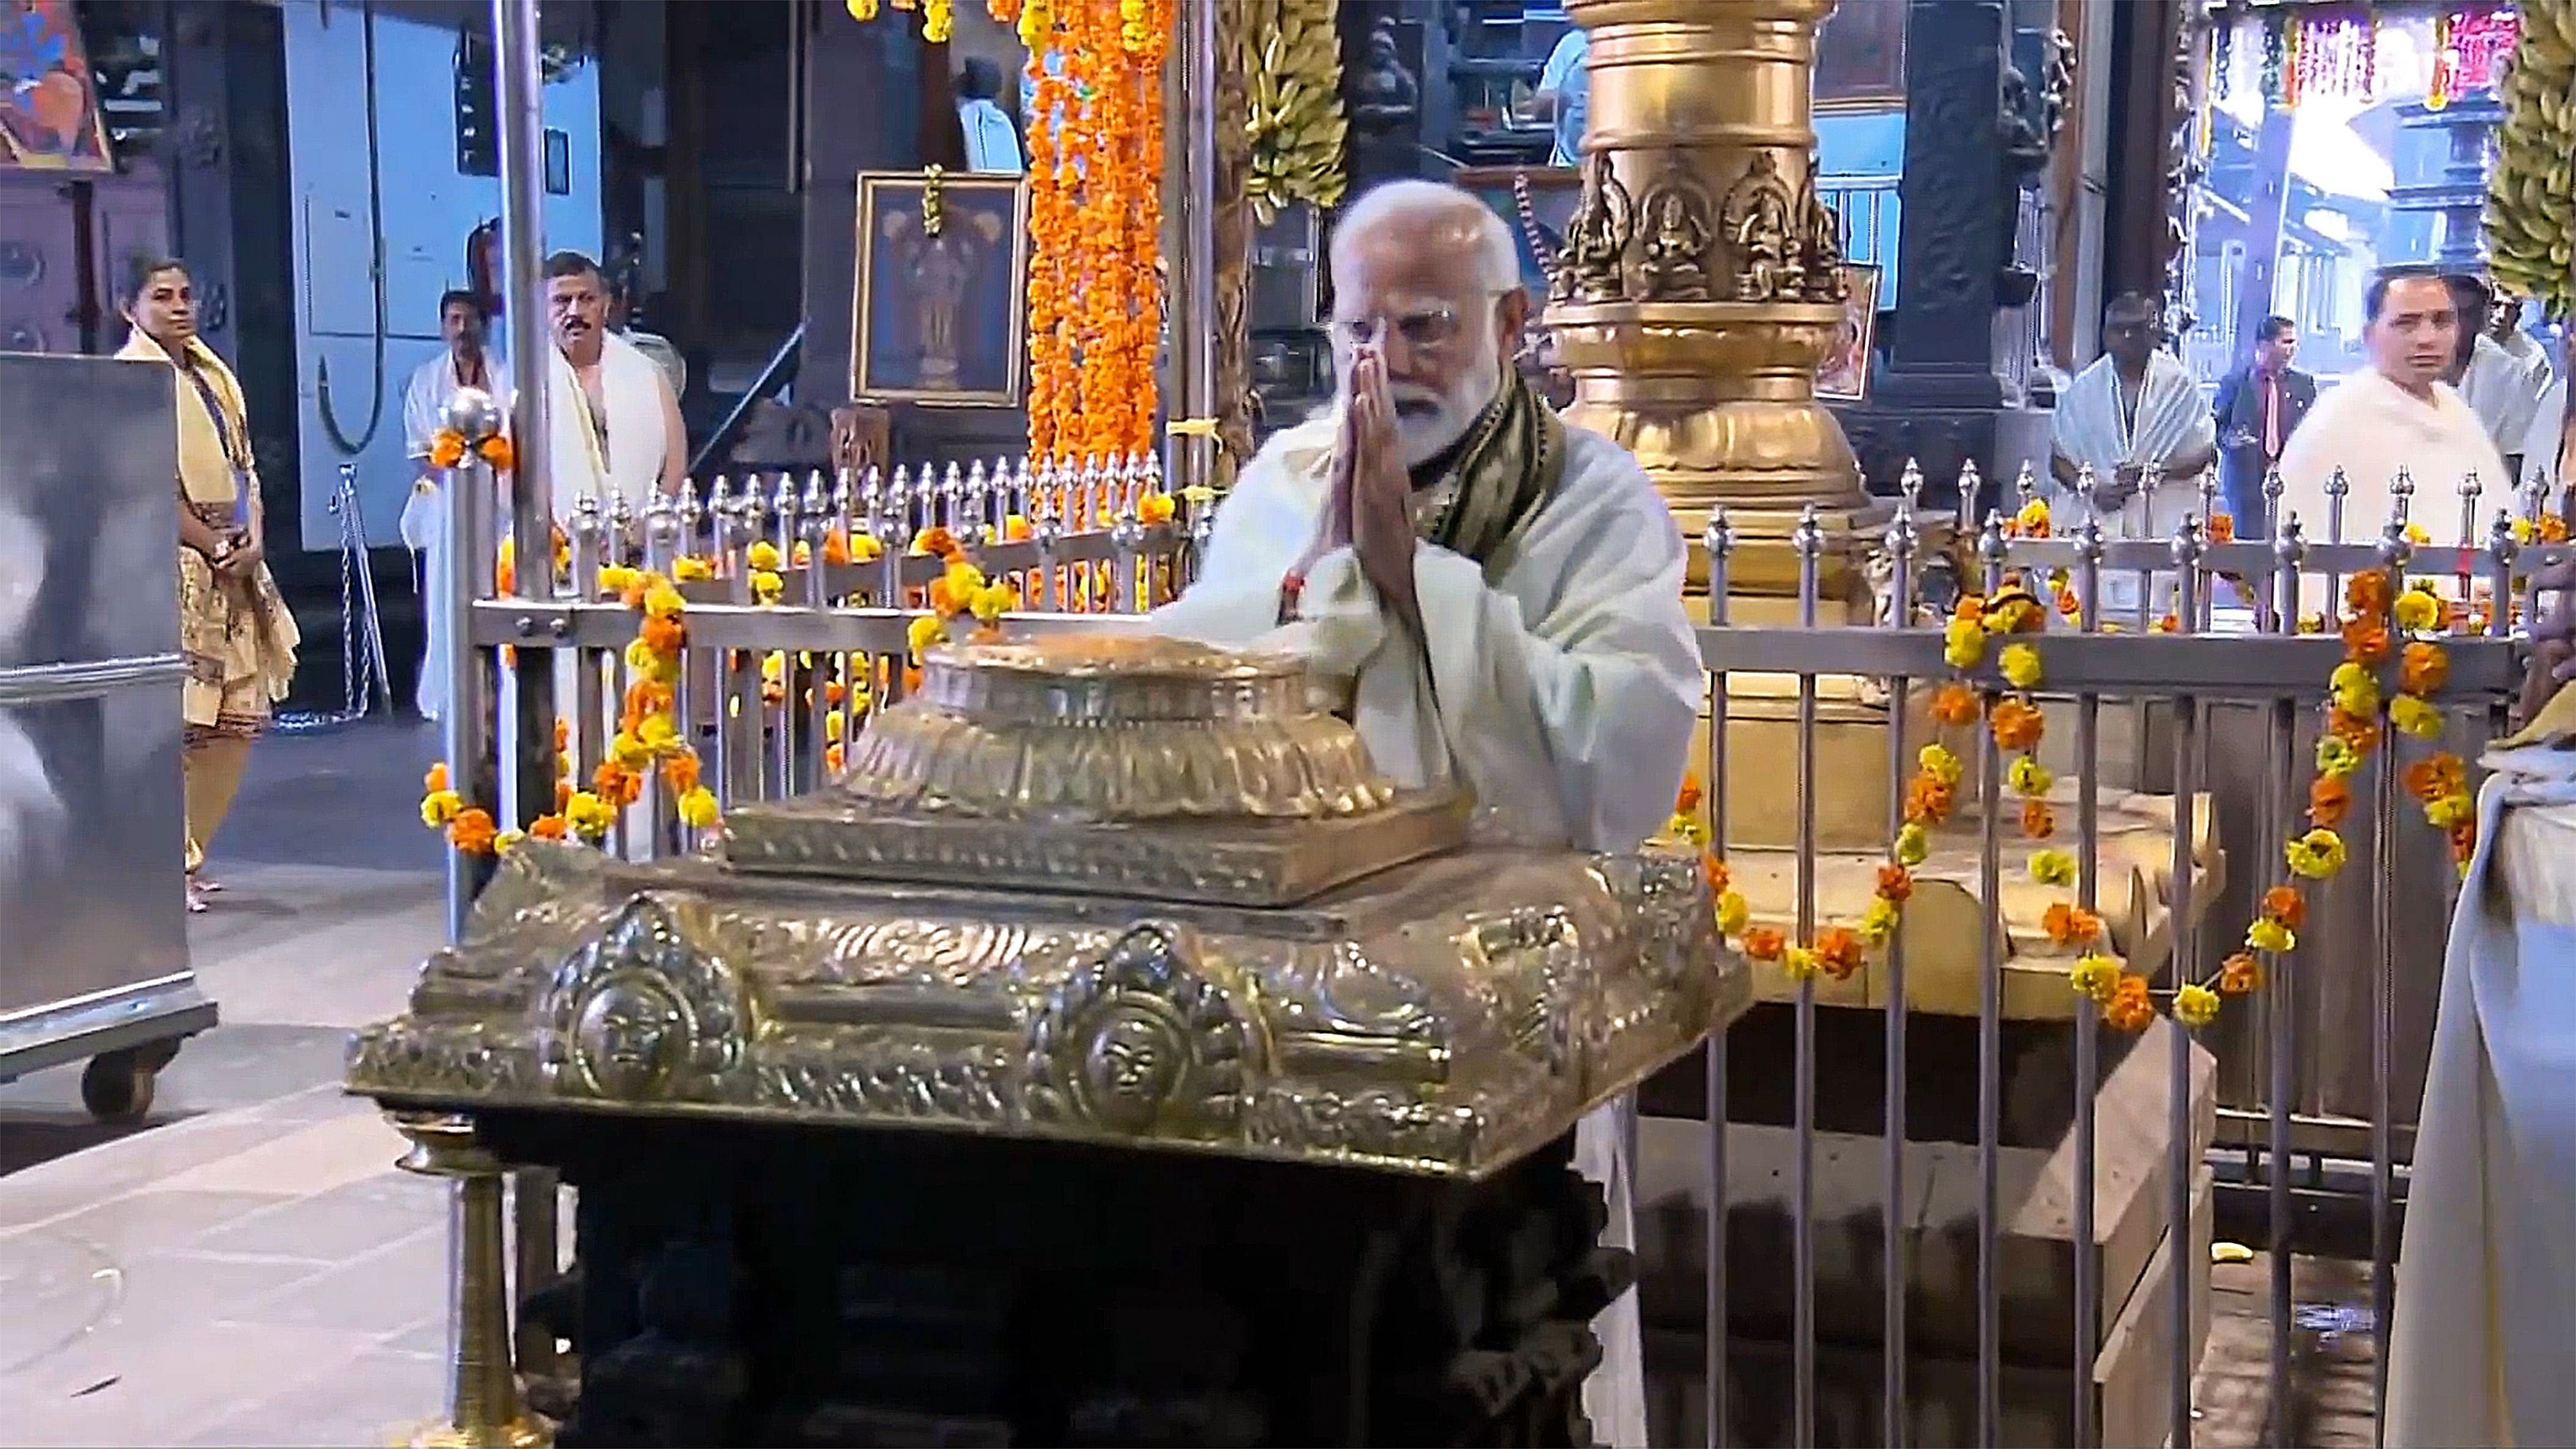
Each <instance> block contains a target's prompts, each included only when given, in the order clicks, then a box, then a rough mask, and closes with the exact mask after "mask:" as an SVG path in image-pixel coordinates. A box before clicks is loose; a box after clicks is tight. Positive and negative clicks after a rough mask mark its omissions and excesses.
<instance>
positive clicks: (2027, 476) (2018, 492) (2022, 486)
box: [2013, 458, 2039, 506]
mask: <svg viewBox="0 0 2576 1449" xmlns="http://www.w3.org/2000/svg"><path fill="white" fill-rule="evenodd" d="M2037 497H2039V473H2038V471H2037V470H2036V469H2034V468H2032V467H2031V466H2030V460H2029V459H2027V458H2025V459H2023V460H2022V464H2021V469H2020V471H2018V472H2016V473H2014V474H2013V498H2014V500H2015V502H2016V503H2018V504H2020V505H2023V506H2028V505H2029V503H2030V502H2031V500H2033V499H2035V498H2037Z"/></svg>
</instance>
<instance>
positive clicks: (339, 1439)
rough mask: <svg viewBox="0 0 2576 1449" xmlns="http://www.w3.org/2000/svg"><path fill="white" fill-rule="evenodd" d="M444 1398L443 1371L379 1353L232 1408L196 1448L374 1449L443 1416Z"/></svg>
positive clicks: (427, 1363) (198, 1438) (424, 1362)
mask: <svg viewBox="0 0 2576 1449" xmlns="http://www.w3.org/2000/svg"><path fill="white" fill-rule="evenodd" d="M446 1396H447V1381H446V1372H445V1370H444V1368H443V1367H442V1366H441V1365H440V1364H439V1363H437V1362H435V1361H433V1360H430V1359H425V1358H420V1357H416V1356H414V1355H410V1354H401V1353H384V1352H376V1353H369V1354H365V1355H362V1356H360V1357H359V1358H357V1359H356V1360H354V1361H352V1362H350V1363H347V1364H344V1365H342V1366H341V1367H340V1368H339V1369H337V1370H335V1371H334V1372H333V1373H332V1375H331V1376H330V1378H329V1379H327V1380H323V1381H318V1382H313V1383H308V1384H305V1385H302V1386H300V1387H297V1388H293V1389H289V1390H286V1391H285V1392H282V1393H279V1394H276V1395H273V1396H270V1397H267V1398H263V1399H260V1400H257V1401H254V1402H252V1403H250V1404H248V1405H246V1406H243V1407H240V1408H237V1409H234V1410H233V1411H231V1412H230V1413H228V1414H226V1415H225V1416H224V1417H223V1418H222V1419H221V1420H220V1421H218V1422H216V1423H214V1424H213V1425H212V1426H210V1427H209V1428H207V1429H206V1430H205V1431H204V1432H203V1433H201V1434H199V1435H197V1436H196V1437H194V1438H192V1439H190V1440H188V1441H187V1442H188V1443H189V1444H191V1445H208V1446H213V1445H226V1446H230V1445H241V1446H256V1449H283V1446H289V1445H296V1446H301V1445H320V1446H335V1449H337V1446H350V1449H354V1446H372V1445H379V1444H384V1443H387V1442H390V1441H392V1440H393V1438H394V1436H395V1435H396V1434H397V1433H399V1432H401V1431H402V1430H404V1429H406V1428H409V1427H411V1426H412V1425H414V1424H416V1423H418V1422H420V1421H422V1420H427V1419H434V1418H437V1417H439V1413H440V1410H441V1408H442V1407H443V1406H444V1401H445V1399H446Z"/></svg>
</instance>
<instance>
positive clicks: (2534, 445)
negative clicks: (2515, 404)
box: [2515, 377, 2576, 488]
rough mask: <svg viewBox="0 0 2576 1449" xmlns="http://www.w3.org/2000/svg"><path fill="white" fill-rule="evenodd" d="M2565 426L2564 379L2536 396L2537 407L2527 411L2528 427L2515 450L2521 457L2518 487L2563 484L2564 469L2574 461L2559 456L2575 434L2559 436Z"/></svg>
mask: <svg viewBox="0 0 2576 1449" xmlns="http://www.w3.org/2000/svg"><path fill="white" fill-rule="evenodd" d="M2566 422H2567V379H2565V378H2563V377H2562V378H2560V379H2558V380H2557V381H2556V382H2553V383H2551V384H2550V385H2549V391H2547V392H2545V393H2542V394H2541V395H2540V405H2539V406H2538V407H2535V408H2533V409H2532V410H2531V426H2530V427H2528V428H2526V429H2524V430H2523V434H2522V445H2521V446H2520V447H2519V448H2517V449H2515V451H2516V452H2518V453H2520V454H2522V477H2521V478H2520V479H2519V480H2517V481H2518V482H2519V483H2520V484H2521V486H2523V487H2525V488H2531V487H2535V486H2539V485H2541V484H2543V483H2549V484H2561V485H2563V484H2564V483H2565V482H2566V481H2567V474H2568V472H2569V471H2570V470H2569V467H2568V465H2569V464H2570V463H2576V458H2562V457H2561V456H2560V454H2561V453H2562V452H2563V451H2564V450H2565V448H2566V446H2567V440H2568V439H2569V438H2570V437H2576V432H2568V433H2562V432H2561V431H2560V429H2561V428H2563V427H2565V426H2566Z"/></svg>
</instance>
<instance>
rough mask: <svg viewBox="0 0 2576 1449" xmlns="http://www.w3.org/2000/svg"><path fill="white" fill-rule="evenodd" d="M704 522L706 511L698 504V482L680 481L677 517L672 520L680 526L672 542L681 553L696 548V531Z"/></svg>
mask: <svg viewBox="0 0 2576 1449" xmlns="http://www.w3.org/2000/svg"><path fill="white" fill-rule="evenodd" d="M706 520H707V510H706V508H705V507H704V506H703V505H702V504H700V503H699V502H698V480H696V479H695V478H683V479H681V480H680V507H679V516H678V518H677V519H676V520H674V521H675V522H677V523H678V524H679V526H680V535H679V537H678V538H677V539H675V540H673V542H675V543H676V544H677V545H678V546H679V547H680V549H681V550H682V551H683V552H685V551H687V550H689V549H692V548H695V547H697V543H698V529H699V527H700V526H701V525H703V524H704V523H705V522H706Z"/></svg>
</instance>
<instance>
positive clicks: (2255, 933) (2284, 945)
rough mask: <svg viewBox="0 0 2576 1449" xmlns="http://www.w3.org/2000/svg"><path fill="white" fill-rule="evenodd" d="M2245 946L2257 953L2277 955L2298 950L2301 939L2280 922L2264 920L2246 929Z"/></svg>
mask: <svg viewBox="0 0 2576 1449" xmlns="http://www.w3.org/2000/svg"><path fill="white" fill-rule="evenodd" d="M2245 944H2246V945H2248V946H2251V947H2253V948H2254V949H2255V950H2257V951H2272V952H2276V953H2277V952H2282V951H2288V950H2292V949H2294V948H2296V947H2297V946H2298V944H2299V938H2298V937H2297V936H2296V935H2295V934H2293V933H2292V932H2291V930H2290V928H2289V927H2287V926H2285V925H2282V924H2281V923H2280V922H2278V921H2275V920H2271V919H2269V918H2264V919H2260V920H2257V921H2255V922H2254V924H2252V925H2250V926H2247V927H2246V928H2245Z"/></svg>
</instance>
